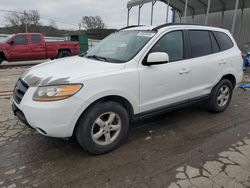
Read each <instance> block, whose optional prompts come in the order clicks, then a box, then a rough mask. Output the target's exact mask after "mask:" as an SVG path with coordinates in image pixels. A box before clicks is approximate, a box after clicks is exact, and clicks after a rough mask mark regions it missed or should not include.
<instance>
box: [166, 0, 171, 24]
mask: <svg viewBox="0 0 250 188" xmlns="http://www.w3.org/2000/svg"><path fill="white" fill-rule="evenodd" d="M169 3H170V0H168V8H167V16H166V23H168V15H169Z"/></svg>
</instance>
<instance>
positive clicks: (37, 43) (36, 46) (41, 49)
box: [30, 34, 46, 60]
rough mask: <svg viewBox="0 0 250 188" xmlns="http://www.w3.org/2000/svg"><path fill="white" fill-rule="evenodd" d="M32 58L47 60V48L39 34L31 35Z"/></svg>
mask: <svg viewBox="0 0 250 188" xmlns="http://www.w3.org/2000/svg"><path fill="white" fill-rule="evenodd" d="M30 36H31V43H30V49H31V51H32V52H31V57H30V59H33V60H35V59H45V58H46V47H45V44H44V42H43V40H42V38H41V35H39V34H31V35H30Z"/></svg>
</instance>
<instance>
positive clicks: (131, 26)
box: [118, 25, 143, 31]
mask: <svg viewBox="0 0 250 188" xmlns="http://www.w3.org/2000/svg"><path fill="white" fill-rule="evenodd" d="M140 26H143V25H130V26H127V27H124V28H121V29H119V30H118V31H122V30H124V29H129V28H133V27H140Z"/></svg>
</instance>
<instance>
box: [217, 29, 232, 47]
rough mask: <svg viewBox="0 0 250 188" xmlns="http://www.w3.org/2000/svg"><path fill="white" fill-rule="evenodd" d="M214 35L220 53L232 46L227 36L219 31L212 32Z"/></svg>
mask: <svg viewBox="0 0 250 188" xmlns="http://www.w3.org/2000/svg"><path fill="white" fill-rule="evenodd" d="M214 34H215V37H216V39H217V41H218V42H219V45H220V48H221V51H224V50H228V49H230V48H232V47H233V46H234V44H233V42H232V40H231V39H230V37H229V36H228V35H227V34H225V33H222V32H219V31H214Z"/></svg>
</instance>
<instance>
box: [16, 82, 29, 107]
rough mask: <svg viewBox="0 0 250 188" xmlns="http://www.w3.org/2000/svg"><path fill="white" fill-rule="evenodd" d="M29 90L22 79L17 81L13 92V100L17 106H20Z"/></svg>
mask: <svg viewBox="0 0 250 188" xmlns="http://www.w3.org/2000/svg"><path fill="white" fill-rule="evenodd" d="M28 88H29V86H28V85H27V84H26V83H25V82H24V81H22V80H21V79H19V80H18V81H17V83H16V86H15V89H14V92H13V98H14V100H15V101H16V103H17V104H20V102H21V101H22V99H23V96H24V94H25V93H26V91H27V90H28Z"/></svg>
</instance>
